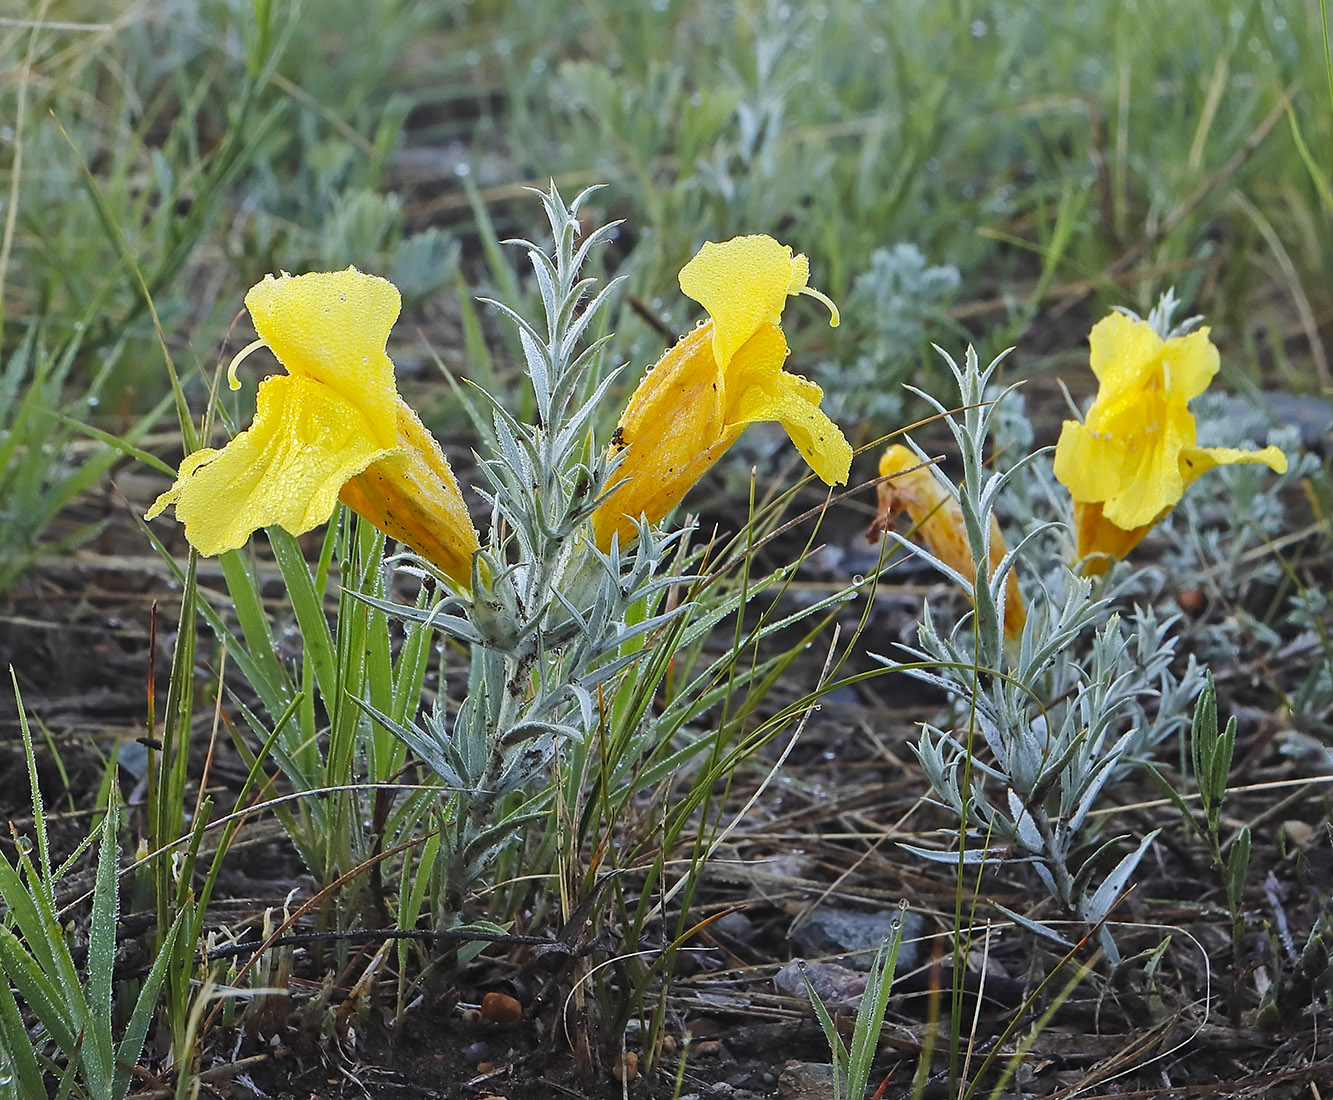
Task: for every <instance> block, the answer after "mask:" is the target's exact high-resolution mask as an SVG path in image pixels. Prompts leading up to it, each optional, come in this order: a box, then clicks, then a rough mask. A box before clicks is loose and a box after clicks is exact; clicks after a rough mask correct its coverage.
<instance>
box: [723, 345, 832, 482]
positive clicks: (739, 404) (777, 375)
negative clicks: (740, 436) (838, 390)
mask: <svg viewBox="0 0 1333 1100" xmlns="http://www.w3.org/2000/svg"><path fill="white" fill-rule="evenodd" d="M786 356H787V341H786V340H785V339H784V338H783V335H782V330H781V329H779V328H778V327H777V326H776V325H763V326H761V327H760V329H759V330H758V331H757V332H756V333H755V334H754V336H752V337H751V338H750V339H749V340H747V341H746V342H745V344H744V345H742V346H741V348H740V349H739V350H738V351H737V352H736V355H735V357H734V358H733V359H732V362H731V366H730V370H729V371H728V375H729V380H728V382H727V426H728V427H729V428H741V427H744V426H745V425H746V424H756V423H759V422H760V421H765V420H776V421H777V422H778V423H779V424H781V425H782V426H783V427H784V428H786V429H787V434H788V435H789V436H791V441H792V442H793V443H794V444H795V445H796V449H797V450H798V451H800V452H801V456H802V457H803V458H804V459H805V460H806V462H808V463H809V464H810V468H811V469H812V470H814V472H815V473H816V474H817V475H819V477H820V479H821V480H822V481H823V482H824V483H825V484H826V485H834V484H837V485H843V484H846V482H847V474H848V472H849V471H850V470H851V466H852V447H851V444H850V443H848V442H847V440H846V438H845V437H844V436H843V434H842V432H841V431H840V430H839V429H838V426H837V425H836V424H834V423H833V421H832V420H830V419H829V417H828V414H827V413H825V412H824V411H823V410H822V409H820V407H819V402H820V400H821V399H822V398H823V396H824V391H823V390H821V389H820V388H819V387H818V386H817V385H815V383H813V382H811V381H809V380H808V379H805V378H802V377H800V376H799V375H795V374H789V373H788V372H787V371H785V370H783V369H782V363H783V361H784V360H785V359H786Z"/></svg>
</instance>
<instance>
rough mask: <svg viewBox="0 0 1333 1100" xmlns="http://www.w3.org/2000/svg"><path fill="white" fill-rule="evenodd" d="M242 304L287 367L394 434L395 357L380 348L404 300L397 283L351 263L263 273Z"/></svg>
mask: <svg viewBox="0 0 1333 1100" xmlns="http://www.w3.org/2000/svg"><path fill="white" fill-rule="evenodd" d="M245 305H246V308H247V309H249V311H250V316H251V317H252V318H253V319H254V324H255V331H256V332H257V333H259V338H260V340H261V341H263V342H264V343H265V344H267V345H268V346H269V347H270V348H272V349H273V354H274V355H276V356H277V358H278V362H280V363H281V364H282V365H283V366H284V367H286V368H287V371H288V373H289V374H293V375H301V376H304V377H307V378H312V379H314V380H315V381H317V382H320V383H323V384H324V385H325V386H328V387H329V388H330V389H332V390H334V391H336V392H337V393H338V394H339V395H340V396H341V397H342V398H343V400H344V401H346V402H347V404H349V405H352V406H355V407H356V408H357V409H359V410H360V412H361V414H362V415H363V416H364V417H365V418H366V419H367V421H369V423H370V424H371V427H372V429H373V432H374V436H375V438H377V439H380V440H392V439H393V438H394V437H395V436H396V435H397V422H398V415H397V410H396V401H397V391H396V389H395V387H394V380H393V362H392V361H391V360H390V359H389V357H388V355H386V354H385V351H384V347H385V344H386V343H388V339H389V330H390V329H391V328H393V323H394V321H396V320H397V319H398V312H399V310H400V309H401V308H402V300H401V298H400V297H399V295H398V289H397V287H395V286H394V285H393V284H392V283H391V282H389V281H388V280H386V279H381V278H379V277H377V276H375V275H366V274H363V273H362V272H360V271H357V270H356V268H353V267H349V268H348V269H347V270H346V271H318V272H312V273H310V274H308V275H282V276H280V277H278V278H274V277H273V276H272V275H266V276H265V277H264V281H263V282H261V283H258V284H256V285H255V286H254V287H252V288H251V289H250V292H249V293H248V294H247V295H246V296H245Z"/></svg>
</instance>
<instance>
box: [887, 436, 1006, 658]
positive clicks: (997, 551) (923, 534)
mask: <svg viewBox="0 0 1333 1100" xmlns="http://www.w3.org/2000/svg"><path fill="white" fill-rule="evenodd" d="M879 473H880V476H881V477H889V475H891V474H892V475H896V476H894V477H892V478H890V480H888V481H881V482H880V483H879V486H878V493H879V515H877V516H876V517H875V522H874V523H873V524H872V525H871V527H870V531H869V532H868V536H867V537H869V538H870V539H872V540H874V539H877V538H878V537H879V536H881V535H882V534H883V533H884V532H885V531H887V530H888V529H889V528H890V527H892V526H893V521H894V518H895V517H896V516H897V514H898V513H899V512H904V511H905V512H906V513H907V515H908V517H909V518H910V519H911V520H912V526H913V533H914V534H915V535H916V536H917V537H918V538H920V539H921V540H922V541H923V542H925V544H926V546H928V547H929V548H930V552H931V553H932V554H934V555H935V556H936V557H937V558H939V559H940V561H942V562H943V563H944V564H945V565H947V566H948V567H949V568H950V569H952V570H953V571H954V572H955V573H958V574H960V575H961V576H963V577H964V578H967V579H971V578H973V577H975V576H976V563H975V562H974V561H973V560H972V550H971V548H970V547H969V546H968V542H967V529H966V528H965V527H964V526H963V510H962V508H960V507H959V505H958V501H957V500H955V499H954V496H953V494H952V493H950V492H949V488H948V486H947V485H945V484H944V481H943V479H942V478H941V477H940V475H939V474H938V473H937V472H936V470H935V467H933V466H923V465H921V459H920V458H919V457H918V456H917V455H916V453H915V452H913V451H911V450H909V449H908V448H907V447H904V446H902V445H901V444H898V443H895V444H893V445H892V446H891V447H889V449H888V450H886V451H885V452H884V455H883V457H882V458H881V459H880V460H879ZM1006 553H1008V548H1007V547H1006V546H1005V543H1004V535H1002V534H1001V533H1000V524H999V521H998V520H996V518H995V517H994V516H991V521H990V573H991V576H994V575H995V570H996V569H998V568H999V565H1000V562H1001V561H1003V560H1004V555H1005V554H1006ZM981 583H985V582H984V581H983V582H981ZM1026 622H1027V610H1026V609H1025V608H1024V606H1023V597H1022V596H1021V595H1019V592H1018V577H1017V576H1015V574H1014V571H1013V570H1012V569H1011V570H1009V575H1008V576H1007V577H1006V578H1005V583H1004V634H1005V637H1007V638H1017V637H1018V636H1019V635H1021V634H1022V633H1023V624H1024V623H1026Z"/></svg>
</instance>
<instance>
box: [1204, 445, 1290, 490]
mask: <svg viewBox="0 0 1333 1100" xmlns="http://www.w3.org/2000/svg"><path fill="white" fill-rule="evenodd" d="M1242 462H1257V463H1262V464H1263V465H1265V466H1267V467H1268V468H1269V469H1270V470H1272V471H1273V472H1274V473H1276V474H1285V473H1286V472H1287V456H1286V455H1284V454H1283V453H1282V451H1281V449H1280V448H1278V447H1265V448H1263V450H1259V451H1242V450H1240V449H1239V448H1237V447H1186V448H1185V449H1184V450H1182V451H1181V452H1180V475H1181V477H1182V478H1183V479H1184V482H1185V485H1186V486H1187V487H1188V486H1190V485H1193V484H1194V482H1195V480H1196V479H1197V478H1198V477H1199V475H1200V474H1205V473H1207V472H1208V471H1209V470H1211V469H1213V468H1214V467H1215V466H1234V465H1236V464H1237V463H1242Z"/></svg>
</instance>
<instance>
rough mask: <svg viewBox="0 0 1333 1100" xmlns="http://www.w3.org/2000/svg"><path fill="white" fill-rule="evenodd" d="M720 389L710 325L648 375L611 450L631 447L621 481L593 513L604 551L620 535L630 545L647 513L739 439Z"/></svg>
mask: <svg viewBox="0 0 1333 1100" xmlns="http://www.w3.org/2000/svg"><path fill="white" fill-rule="evenodd" d="M721 390H722V375H721V372H720V371H719V370H718V367H717V363H716V361H715V360H714V359H713V329H712V325H711V324H704V325H699V326H698V327H697V328H695V329H694V331H693V332H690V333H687V334H686V335H685V336H683V337H681V338H680V340H679V341H677V342H676V344H675V345H674V346H673V347H672V348H671V349H670V350H668V351H667V352H666V354H665V355H663V356H662V358H661V359H660V360H659V361H658V363H657V365H656V366H655V367H653V368H652V369H651V370H650V371H649V372H648V373H647V374H645V375H644V377H643V381H641V382H640V383H639V385H638V387H637V388H636V389H635V391H634V394H633V396H632V397H631V398H630V400H629V404H628V405H627V406H626V408H625V413H624V415H623V416H622V417H621V418H620V425H619V427H618V428H617V429H616V435H615V439H614V440H613V443H612V448H611V450H612V453H613V454H617V453H620V452H621V451H624V452H625V455H624V459H623V460H622V462H621V464H620V467H619V469H618V470H617V471H616V478H617V481H618V486H617V488H616V489H615V491H614V492H612V493H611V495H610V496H609V497H608V498H607V500H606V501H605V502H603V503H602V504H601V505H600V506H599V507H598V509H597V511H596V512H595V513H593V533H594V537H595V539H596V541H597V545H598V546H599V547H600V548H601V549H603V550H606V549H607V548H608V547H609V546H610V545H611V537H612V535H614V534H619V535H620V543H621V545H622V546H624V545H626V544H628V543H629V542H630V541H631V540H632V539H633V538H634V536H635V527H634V521H635V520H637V519H638V518H639V517H640V516H641V515H646V516H647V517H648V520H649V522H652V523H656V522H657V521H658V520H660V519H661V518H662V517H663V516H665V515H666V514H667V513H668V512H669V511H671V509H672V508H674V507H675V506H676V505H677V504H679V503H680V501H681V499H682V498H683V497H684V496H685V494H686V493H687V492H689V490H690V488H691V487H692V486H693V485H694V484H695V482H697V481H698V480H699V479H700V478H701V477H703V475H704V474H705V473H707V472H708V469H709V467H711V466H712V465H713V463H714V462H716V461H717V460H718V458H720V457H721V456H722V454H723V453H724V452H725V451H726V449H727V448H728V447H730V446H731V444H732V443H733V442H735V440H736V437H737V436H738V435H739V434H740V429H739V428H735V429H733V430H731V431H727V429H726V424H725V420H724V417H723V409H722V393H721Z"/></svg>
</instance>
